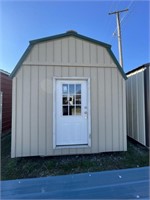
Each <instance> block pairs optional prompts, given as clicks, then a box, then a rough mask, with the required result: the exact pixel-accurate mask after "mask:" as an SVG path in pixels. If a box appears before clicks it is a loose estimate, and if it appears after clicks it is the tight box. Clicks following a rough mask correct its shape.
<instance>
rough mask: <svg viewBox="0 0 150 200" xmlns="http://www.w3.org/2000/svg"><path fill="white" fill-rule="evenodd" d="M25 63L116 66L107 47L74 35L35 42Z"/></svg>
mask: <svg viewBox="0 0 150 200" xmlns="http://www.w3.org/2000/svg"><path fill="white" fill-rule="evenodd" d="M23 64H31V65H40V64H41V65H53V66H59V65H61V66H62V65H64V66H66V65H69V66H89V67H92V66H103V67H105V66H109V67H114V66H116V65H115V64H114V62H113V60H112V58H111V57H110V55H109V54H108V52H107V49H106V48H105V47H102V46H100V45H96V44H93V43H92V42H87V41H84V40H81V39H78V38H74V37H67V38H62V39H57V40H52V41H47V42H42V43H39V44H35V45H34V46H33V47H32V49H31V53H30V54H29V55H28V57H27V58H26V59H25V61H24V62H23Z"/></svg>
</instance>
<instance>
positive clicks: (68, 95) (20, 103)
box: [11, 31, 127, 157]
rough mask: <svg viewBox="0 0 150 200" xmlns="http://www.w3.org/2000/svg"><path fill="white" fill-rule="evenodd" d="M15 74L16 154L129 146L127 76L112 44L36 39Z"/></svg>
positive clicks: (70, 35) (71, 34)
mask: <svg viewBox="0 0 150 200" xmlns="http://www.w3.org/2000/svg"><path fill="white" fill-rule="evenodd" d="M11 77H12V78H13V105H12V106H13V109H12V147H11V157H23V156H38V155H40V156H53V155H71V154H90V153H98V152H109V151H126V149H127V142H126V90H125V79H126V75H125V73H124V71H123V69H122V68H121V66H120V65H119V63H118V61H117V59H116V58H115V56H114V54H113V53H112V51H111V46H110V45H109V44H106V43H103V42H100V41H97V40H94V39H92V38H89V37H86V36H83V35H80V34H78V33H77V32H75V31H68V32H66V33H64V34H59V35H55V36H51V37H46V38H42V39H37V40H32V41H30V44H29V46H28V48H27V50H26V51H25V53H24V54H23V56H22V57H21V59H20V61H19V62H18V64H17V65H16V67H15V69H14V70H13V72H12V74H11Z"/></svg>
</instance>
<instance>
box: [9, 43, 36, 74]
mask: <svg viewBox="0 0 150 200" xmlns="http://www.w3.org/2000/svg"><path fill="white" fill-rule="evenodd" d="M32 47H33V45H31V44H30V45H29V46H28V48H27V49H26V51H25V52H24V54H23V55H22V57H21V58H20V60H19V62H18V63H17V65H16V67H15V68H14V70H13V71H12V73H11V74H10V77H11V78H13V77H14V76H15V75H16V73H17V71H18V70H19V68H20V67H21V64H22V63H23V61H24V60H25V59H26V57H27V56H28V54H29V52H30V50H31V49H32Z"/></svg>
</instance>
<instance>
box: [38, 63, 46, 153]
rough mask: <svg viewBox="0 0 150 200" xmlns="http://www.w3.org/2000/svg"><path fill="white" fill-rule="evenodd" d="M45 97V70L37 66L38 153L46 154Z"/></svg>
mask: <svg viewBox="0 0 150 200" xmlns="http://www.w3.org/2000/svg"><path fill="white" fill-rule="evenodd" d="M45 99H46V70H45V67H39V155H46V143H45V137H46V130H45V122H46V119H45V116H46V114H45V110H46V105H45V101H46V100H45Z"/></svg>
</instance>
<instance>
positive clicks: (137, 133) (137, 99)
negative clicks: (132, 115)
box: [135, 74, 139, 141]
mask: <svg viewBox="0 0 150 200" xmlns="http://www.w3.org/2000/svg"><path fill="white" fill-rule="evenodd" d="M135 78H136V86H135V87H136V113H137V118H136V120H137V123H136V124H137V132H136V137H137V140H138V141H139V110H138V102H139V98H138V96H139V95H138V93H139V91H138V74H137V75H136V77H135Z"/></svg>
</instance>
